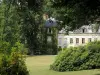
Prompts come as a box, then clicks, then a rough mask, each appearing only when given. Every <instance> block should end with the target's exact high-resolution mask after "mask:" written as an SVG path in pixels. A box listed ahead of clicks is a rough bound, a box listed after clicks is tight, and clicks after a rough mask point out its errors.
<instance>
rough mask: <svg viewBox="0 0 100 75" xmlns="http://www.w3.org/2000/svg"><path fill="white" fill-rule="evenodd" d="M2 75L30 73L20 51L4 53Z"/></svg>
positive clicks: (25, 74) (0, 72)
mask: <svg viewBox="0 0 100 75" xmlns="http://www.w3.org/2000/svg"><path fill="white" fill-rule="evenodd" d="M0 75H29V73H28V70H27V68H26V66H25V62H24V58H23V56H22V55H21V54H20V53H18V52H12V53H11V55H5V54H4V55H2V56H1V59H0Z"/></svg>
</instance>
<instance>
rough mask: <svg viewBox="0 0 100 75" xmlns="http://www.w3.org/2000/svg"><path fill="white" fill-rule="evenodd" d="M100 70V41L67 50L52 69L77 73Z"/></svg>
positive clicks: (57, 59) (58, 57)
mask: <svg viewBox="0 0 100 75" xmlns="http://www.w3.org/2000/svg"><path fill="white" fill-rule="evenodd" d="M97 68H100V41H98V42H96V41H95V42H91V43H89V44H87V45H85V46H79V47H71V48H66V49H65V50H64V51H62V52H60V53H59V54H58V56H57V58H56V60H55V62H54V63H53V64H52V65H50V69H52V70H55V71H77V70H87V69H97Z"/></svg>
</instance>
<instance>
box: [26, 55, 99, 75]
mask: <svg viewBox="0 0 100 75" xmlns="http://www.w3.org/2000/svg"><path fill="white" fill-rule="evenodd" d="M54 59H55V56H53V55H50V56H33V57H27V59H26V65H27V67H28V70H29V72H30V75H100V69H95V70H83V71H70V72H56V71H52V70H49V66H50V64H52V63H53V61H54Z"/></svg>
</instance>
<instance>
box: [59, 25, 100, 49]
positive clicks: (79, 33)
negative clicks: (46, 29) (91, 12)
mask: <svg viewBox="0 0 100 75" xmlns="http://www.w3.org/2000/svg"><path fill="white" fill-rule="evenodd" d="M94 25H95V24H92V25H84V26H82V27H80V28H79V29H76V30H73V31H69V34H68V35H66V34H64V33H65V31H64V29H62V30H61V31H59V34H58V46H61V47H62V48H64V47H70V46H73V47H74V46H79V45H85V44H86V43H88V42H92V41H98V40H100V27H98V30H97V31H94V30H93V26H94Z"/></svg>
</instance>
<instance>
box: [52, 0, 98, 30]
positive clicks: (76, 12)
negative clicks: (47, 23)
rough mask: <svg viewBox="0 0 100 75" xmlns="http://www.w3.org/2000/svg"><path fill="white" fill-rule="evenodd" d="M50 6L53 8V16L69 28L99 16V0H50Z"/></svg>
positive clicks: (91, 20)
mask: <svg viewBox="0 0 100 75" xmlns="http://www.w3.org/2000/svg"><path fill="white" fill-rule="evenodd" d="M51 7H53V8H55V11H56V13H55V14H54V16H56V17H57V19H60V20H61V21H63V25H65V26H66V25H67V26H70V27H71V29H75V28H79V27H80V26H82V25H84V24H85V25H87V24H89V23H90V22H91V23H93V22H94V20H95V19H96V18H98V17H99V16H100V1H99V0H96V1H95V0H93V1H91V0H83V1H81V0H51Z"/></svg>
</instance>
